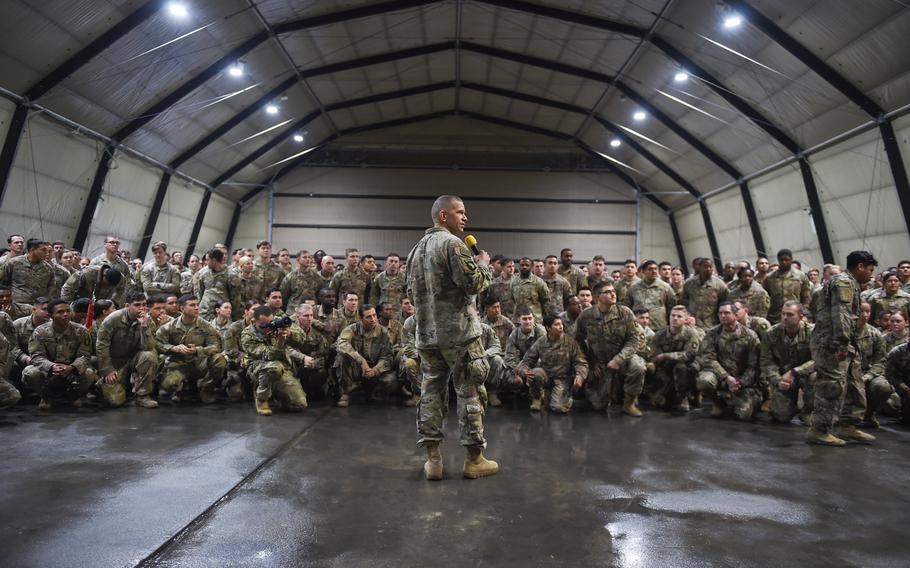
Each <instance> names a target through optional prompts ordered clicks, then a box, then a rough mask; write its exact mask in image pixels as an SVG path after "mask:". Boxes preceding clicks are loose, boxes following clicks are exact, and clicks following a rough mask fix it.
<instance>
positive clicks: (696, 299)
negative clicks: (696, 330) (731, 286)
mask: <svg viewBox="0 0 910 568" xmlns="http://www.w3.org/2000/svg"><path fill="white" fill-rule="evenodd" d="M726 299H727V287H726V285H724V281H723V280H721V279H720V278H718V277H717V276H714V275H713V274H712V275H711V278H709V279H708V280H706V281H704V282H702V281H701V278H700V277H699V276H698V275H697V274H696V275H695V276H691V277H689V278H688V279H686V282H685V283H684V284H683V291H682V295H681V296H680V297H679V303H680V304H682V305H684V306H685V307H686V309H687V310H689V313H691V314H692V315H694V316H695V323H696V325H698V327H703V328H709V327H713V326H715V325H717V305H718V304H719V303H721V302H723V301H724V300H726Z"/></svg>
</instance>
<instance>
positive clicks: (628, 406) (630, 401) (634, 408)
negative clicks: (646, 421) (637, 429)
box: [622, 394, 642, 418]
mask: <svg viewBox="0 0 910 568" xmlns="http://www.w3.org/2000/svg"><path fill="white" fill-rule="evenodd" d="M622 411H623V412H625V413H626V414H628V415H629V416H634V417H635V418H641V417H642V412H641V410H640V409H639V408H638V397H637V396H632V395H630V394H627V395H626V396H625V402H624V403H623V405H622Z"/></svg>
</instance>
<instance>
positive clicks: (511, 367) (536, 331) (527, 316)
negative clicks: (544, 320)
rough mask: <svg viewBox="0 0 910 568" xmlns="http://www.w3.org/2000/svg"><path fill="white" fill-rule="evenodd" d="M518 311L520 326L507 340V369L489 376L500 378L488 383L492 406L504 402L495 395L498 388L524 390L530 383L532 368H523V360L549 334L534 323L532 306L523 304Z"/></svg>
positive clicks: (501, 389) (499, 389)
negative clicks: (496, 382)
mask: <svg viewBox="0 0 910 568" xmlns="http://www.w3.org/2000/svg"><path fill="white" fill-rule="evenodd" d="M516 313H517V314H518V326H517V327H516V328H515V329H514V330H513V331H512V334H511V335H509V340H508V342H506V356H505V359H504V361H505V369H504V370H503V371H502V372H501V373H500V375H499V377H489V375H488V377H489V378H491V379H493V380H496V379H497V378H498V384H490V385H487V390H488V396H489V397H490V405H491V406H499V404H502V403H501V402H499V399H498V397H496V396H495V393H496V391H497V390H498V391H502V392H505V391H507V390H508V391H516V390H522V387H523V386H525V385H528V384H529V383H528V381H529V380H531V373H530V369H527V368H522V367H521V360H522V359H523V358H524V356H525V353H527V352H528V349H530V348H531V346H532V345H534V343H535V342H537V340H538V339H540V338H541V337H543V336H545V335H546V334H547V332H546V330H545V329H544V328H543V326H542V325H540V324H539V323H534V314H532V313H531V308H529V307H528V306H522V307H521V309H519V310H516ZM497 403H498V404H497Z"/></svg>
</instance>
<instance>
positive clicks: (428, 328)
mask: <svg viewBox="0 0 910 568" xmlns="http://www.w3.org/2000/svg"><path fill="white" fill-rule="evenodd" d="M407 263H408V296H409V297H410V298H411V299H412V300H413V301H414V305H415V306H416V307H417V314H416V315H417V348H418V349H424V348H428V347H438V348H440V349H449V348H454V347H461V346H465V345H467V344H468V343H470V342H471V340H473V339H476V338H477V337H480V333H481V328H480V318H479V317H478V316H477V309H476V307H475V301H476V298H475V297H476V295H477V294H480V293H482V292H483V291H485V290H486V289H487V288H488V287H489V286H490V281H491V280H492V276H491V274H490V270H489V268H487V267H486V266H484V265H478V264H476V263H475V262H474V258H473V257H472V256H471V251H470V249H468V247H467V245H465V244H464V243H463V242H462V241H461V239H459V238H458V237H456V236H455V235H453V234H452V233H450V232H449V231H447V230H446V229H444V228H442V227H433V228H430V229H427V230H426V233H425V234H424V236H423V238H421V239H420V242H418V243H417V245H416V246H415V247H414V248H413V249H412V250H411V252H410V254H408V261H407Z"/></svg>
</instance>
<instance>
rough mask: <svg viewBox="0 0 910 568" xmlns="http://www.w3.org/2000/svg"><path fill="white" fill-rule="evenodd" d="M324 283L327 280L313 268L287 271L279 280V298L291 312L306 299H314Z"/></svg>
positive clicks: (323, 286)
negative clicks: (302, 270)
mask: <svg viewBox="0 0 910 568" xmlns="http://www.w3.org/2000/svg"><path fill="white" fill-rule="evenodd" d="M326 284H328V280H326V279H325V278H323V277H322V276H321V275H320V274H319V273H318V272H316V269H315V268H309V269H307V270H306V271H304V272H300V270H299V269H298V270H294V271H292V272H289V273H288V274H287V275H286V276H285V277H284V280H282V281H281V298H282V299H283V300H284V302H285V304H284V305H285V306H286V307H287V310H288V312H290V313H293V312H294V310H296V309H297V306H299V305H300V304H303V303H305V302H306V300H316V296H317V295H318V294H319V290H320V289H322V288H325V286H326Z"/></svg>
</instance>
